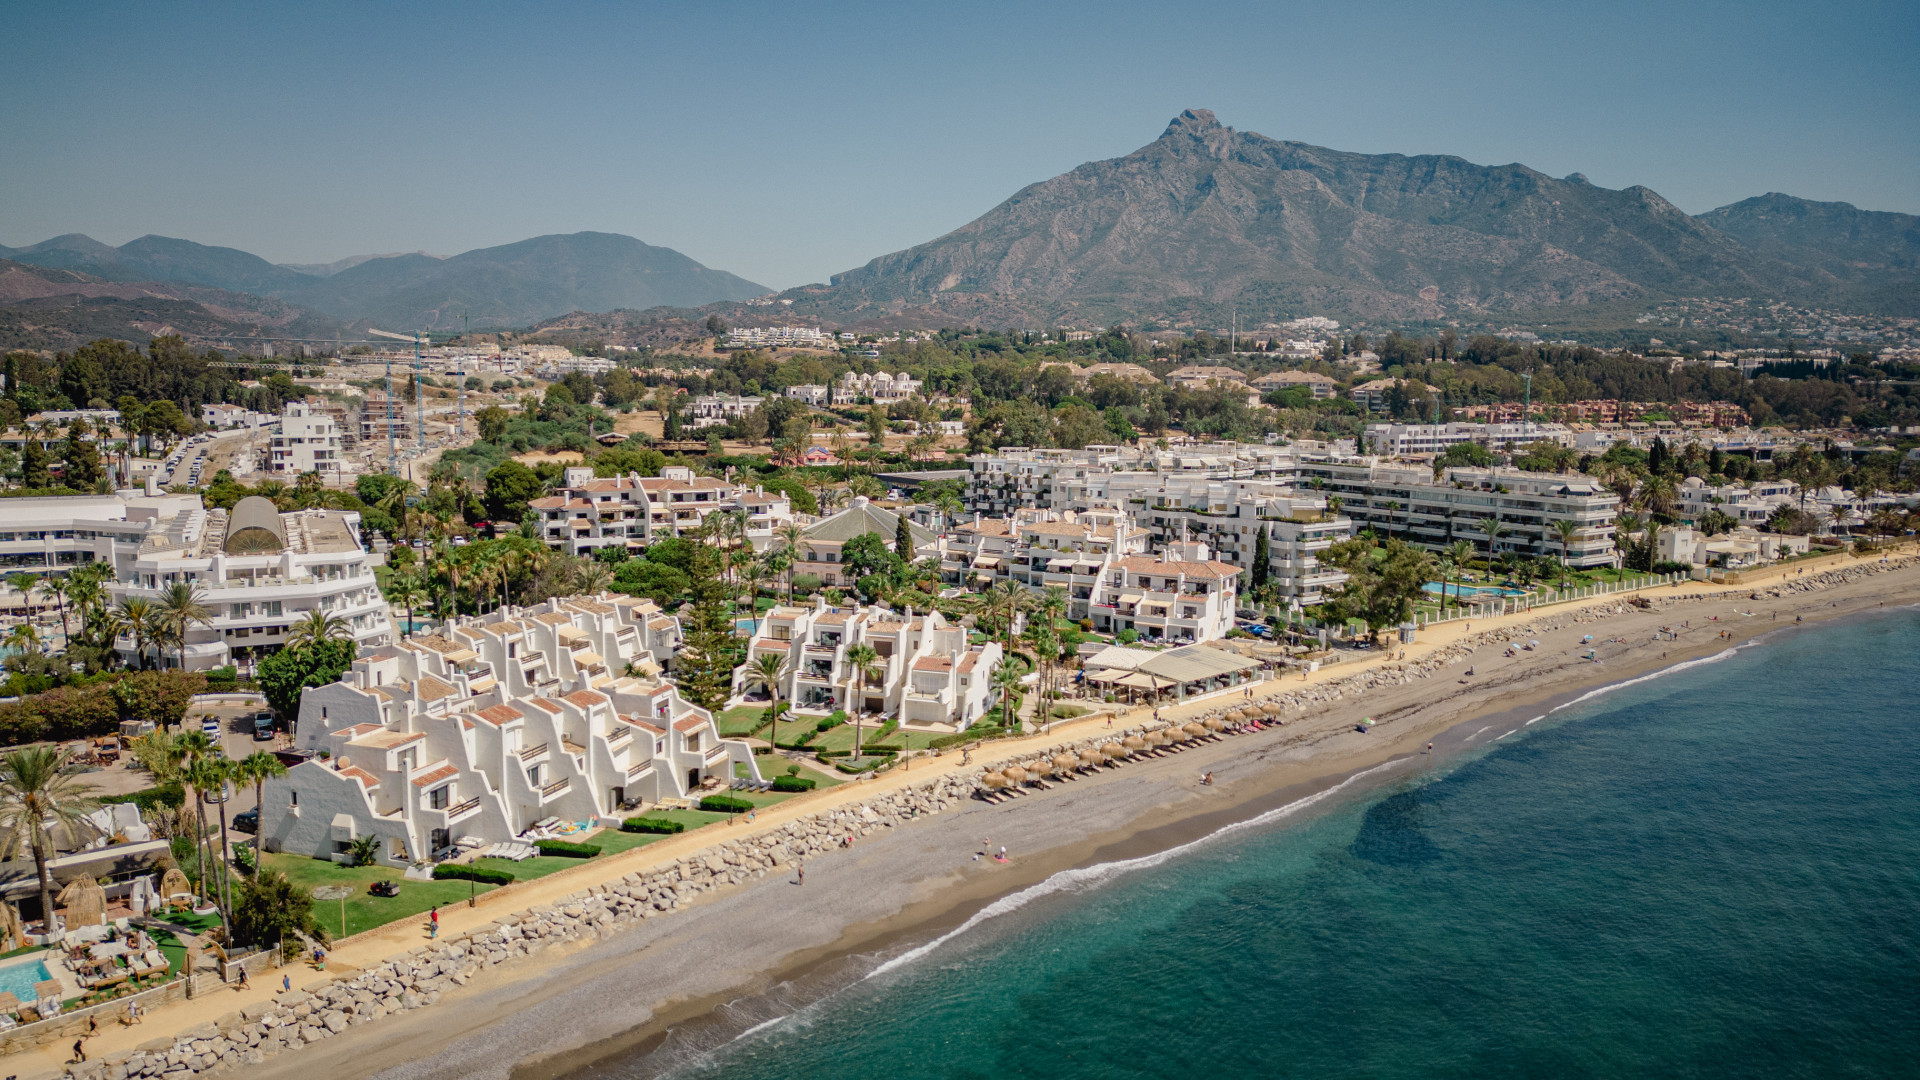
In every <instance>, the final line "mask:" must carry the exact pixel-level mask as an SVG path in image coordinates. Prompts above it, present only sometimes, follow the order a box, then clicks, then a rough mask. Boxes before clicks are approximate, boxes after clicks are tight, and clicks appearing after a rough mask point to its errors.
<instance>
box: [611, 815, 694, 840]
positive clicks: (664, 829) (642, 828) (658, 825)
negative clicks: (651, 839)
mask: <svg viewBox="0 0 1920 1080" xmlns="http://www.w3.org/2000/svg"><path fill="white" fill-rule="evenodd" d="M620 831H621V832H632V833H661V834H663V835H666V836H672V835H673V834H675V833H683V832H686V831H687V825H686V822H684V821H668V820H666V819H665V818H650V817H630V818H628V819H627V820H625V821H623V822H621V823H620Z"/></svg>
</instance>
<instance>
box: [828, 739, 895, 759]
mask: <svg viewBox="0 0 1920 1080" xmlns="http://www.w3.org/2000/svg"><path fill="white" fill-rule="evenodd" d="M899 752H900V748H899V747H897V746H875V745H873V744H872V743H868V744H867V745H865V746H862V747H861V748H860V756H862V757H892V756H893V755H895V754H897V753H899ZM815 756H817V757H818V758H819V759H820V760H822V761H826V760H827V759H829V758H839V757H852V756H853V751H852V750H818V751H815Z"/></svg>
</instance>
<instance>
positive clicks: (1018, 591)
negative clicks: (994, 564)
mask: <svg viewBox="0 0 1920 1080" xmlns="http://www.w3.org/2000/svg"><path fill="white" fill-rule="evenodd" d="M1027 603H1028V598H1027V590H1026V587H1025V586H1023V585H1021V584H1020V583H1019V582H1017V581H1015V580H1013V579H1012V578H1007V579H1006V580H1004V581H996V582H994V583H993V585H992V586H991V587H989V588H988V589H987V606H988V607H989V608H994V607H998V606H1000V605H1001V604H1005V605H1006V606H1007V644H1006V652H1007V655H1008V656H1012V655H1013V619H1014V615H1015V613H1016V612H1018V611H1019V610H1020V609H1021V608H1022V607H1025V606H1026V604H1027Z"/></svg>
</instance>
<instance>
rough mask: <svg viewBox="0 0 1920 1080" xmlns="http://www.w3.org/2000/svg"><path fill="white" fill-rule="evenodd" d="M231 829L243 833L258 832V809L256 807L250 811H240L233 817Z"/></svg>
mask: <svg viewBox="0 0 1920 1080" xmlns="http://www.w3.org/2000/svg"><path fill="white" fill-rule="evenodd" d="M233 827H234V828H235V829H237V830H239V831H240V832H243V833H257V832H259V831H260V808H259V807H257V806H256V807H254V808H253V809H251V810H242V811H240V812H239V813H237V814H235V815H233Z"/></svg>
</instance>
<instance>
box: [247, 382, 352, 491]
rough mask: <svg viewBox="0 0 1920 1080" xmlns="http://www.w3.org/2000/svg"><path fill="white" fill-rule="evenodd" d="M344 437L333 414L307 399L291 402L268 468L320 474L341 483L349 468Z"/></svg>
mask: <svg viewBox="0 0 1920 1080" xmlns="http://www.w3.org/2000/svg"><path fill="white" fill-rule="evenodd" d="M340 437H341V433H340V425H339V422H338V421H336V420H335V419H334V418H333V417H331V416H329V415H327V414H326V413H324V412H322V411H321V410H320V409H319V408H318V407H316V406H314V405H311V404H309V403H307V402H305V401H289V402H287V404H286V408H285V409H284V410H283V411H282V412H281V414H280V430H279V431H277V432H275V433H274V435H273V441H272V442H271V443H270V444H269V446H268V449H267V471H268V472H269V473H274V474H277V475H282V476H300V475H303V474H305V473H319V474H320V476H321V478H322V479H324V480H329V481H333V482H336V483H337V482H339V481H340V480H341V479H342V477H344V476H345V474H346V471H347V464H346V455H345V453H344V452H343V451H342V449H341V444H340Z"/></svg>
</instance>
